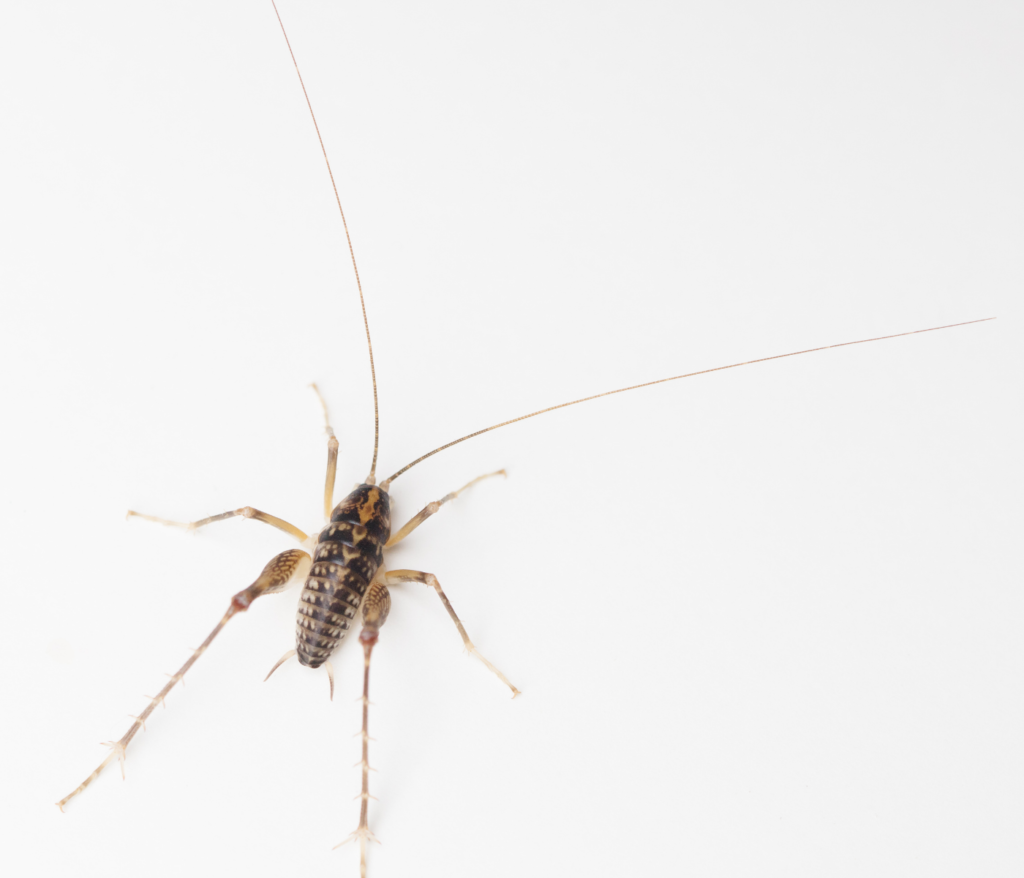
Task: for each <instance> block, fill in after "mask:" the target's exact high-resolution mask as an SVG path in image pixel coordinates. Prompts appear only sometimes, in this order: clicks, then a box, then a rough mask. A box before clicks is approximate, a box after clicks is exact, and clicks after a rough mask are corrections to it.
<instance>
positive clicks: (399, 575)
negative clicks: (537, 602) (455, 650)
mask: <svg viewBox="0 0 1024 878" xmlns="http://www.w3.org/2000/svg"><path fill="white" fill-rule="evenodd" d="M470 484H472V483H470ZM385 578H386V580H387V582H388V583H397V582H422V583H424V584H425V585H429V586H430V587H431V588H432V589H434V591H436V592H437V596H438V597H439V598H440V599H441V603H443V604H444V608H445V609H446V610H447V611H448V615H449V616H451V617H452V621H453V622H454V623H455V627H456V628H458V629H459V634H460V635H462V642H463V643H464V644H465V645H466V649H468V650H469V652H470V654H471V655H475V656H476V657H477V658H478V659H480V661H482V662H483V663H484V664H485V665H486V666H487V667H488V668H489V669H490V670H491V671H492V672H493V673H495V674H496V675H497V676H498V679H499V680H501V682H502V683H504V684H505V685H506V686H508V688H509V689H511V690H512V697H513V698H515V697H516V696H517V695H518V694H519V690H518V689H516V687H515V686H513V685H512V684H511V683H510V682H509V681H508V678H507V677H506V676H505V675H504V674H503V673H502V672H501V671H499V670H498V669H497V668H496V667H494V665H492V664H491V663H490V662H489V661H487V659H485V658H484V657H483V656H482V655H481V654H480V651H479V650H478V649H477V648H476V647H475V646H473V641H472V640H470V639H469V635H468V634H467V633H466V629H465V628H463V627H462V623H461V622H460V621H459V617H458V616H456V615H455V610H454V609H452V605H451V602H450V601H449V600H448V596H447V595H446V594H445V593H444V591H442V589H441V583H440V582H438V581H437V577H436V576H434V574H433V573H424V572H423V571H422V570H389V571H388V572H387V573H386V574H385Z"/></svg>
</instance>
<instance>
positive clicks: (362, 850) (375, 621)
mask: <svg viewBox="0 0 1024 878" xmlns="http://www.w3.org/2000/svg"><path fill="white" fill-rule="evenodd" d="M390 609H391V595H390V593H389V592H388V588H387V586H386V585H385V584H384V583H383V582H381V581H380V580H379V579H375V580H374V581H373V582H372V583H371V584H370V588H369V591H367V592H366V599H365V600H364V601H363V630H362V631H360V632H359V642H360V643H361V644H362V645H363V734H362V738H363V758H362V760H361V761H360V763H359V764H360V765H361V766H362V769H363V789H362V793H361V794H360V796H359V798H360V805H359V826H358V827H357V828H356V831H355V832H353V833H352V834H351V835H350V836H349V837H348V838H346V839H345V841H343V842H342V843H341V844H339V845H335V847H336V848H340V847H341V845H342V844H347V843H348V842H350V841H352V839H355V838H357V839H359V876H360V878H366V842H367V839H369V840H370V841H377V837H376V836H375V835H374V834H373V833H372V832H370V825H369V822H368V820H367V811H368V810H369V805H370V724H369V719H370V653H371V652H373V647H374V645H375V644H376V643H377V637H378V635H379V633H380V627H381V625H383V624H384V622H385V621H386V620H387V618H388V612H389V611H390ZM377 843H378V844H380V842H379V841H377Z"/></svg>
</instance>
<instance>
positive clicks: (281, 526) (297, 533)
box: [127, 506, 309, 543]
mask: <svg viewBox="0 0 1024 878" xmlns="http://www.w3.org/2000/svg"><path fill="white" fill-rule="evenodd" d="M238 515H240V516H242V518H252V519H255V520H256V521H262V522H264V523H265V524H269V525H270V526H271V527H276V528H277V529H278V530H283V531H284V532H285V533H286V534H291V535H292V536H293V537H295V539H297V540H298V541H299V542H300V543H304V542H305V541H306V540H307V539H309V534H307V533H303V532H302V531H301V530H299V529H298V528H297V527H296V526H295V525H294V524H289V523H288V522H287V521H285V520H284V519H283V518H277V517H276V516H274V515H268V514H267V513H266V512H261V511H260V510H259V509H253V508H252V507H251V506H243V507H242V508H241V509H232V510H231V511H230V512H222V513H221V514H220V515H211V516H210V517H209V518H201V519H199V521H169V520H168V519H166V518H157V517H156V516H155V515H145V514H144V513H142V512H135V511H134V510H133V509H129V510H128V516H127V517H128V518H143V519H145V520H146V521H155V522H156V523H157V524H166V525H167V526H168V527H182V528H184V529H185V530H198V529H199V528H201V527H205V526H206V525H208V524H213V523H214V522H215V521H226V520H227V519H229V518H234V517H236V516H238Z"/></svg>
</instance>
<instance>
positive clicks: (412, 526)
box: [384, 469, 508, 549]
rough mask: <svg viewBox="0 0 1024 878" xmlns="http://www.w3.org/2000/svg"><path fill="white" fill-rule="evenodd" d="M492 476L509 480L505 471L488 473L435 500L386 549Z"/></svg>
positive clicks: (391, 540) (416, 515)
mask: <svg viewBox="0 0 1024 878" xmlns="http://www.w3.org/2000/svg"><path fill="white" fill-rule="evenodd" d="M491 476H505V477H506V478H508V473H506V472H505V470H503V469H500V470H498V471H497V472H493V473H487V474H486V475H483V476H477V477H476V478H475V479H473V481H471V482H466V484H464V485H463V486H462V487H461V488H459V490H458V491H452V493H451V494H445V495H444V496H443V497H442V498H441V499H440V500H435V501H433V502H432V503H428V504H427V505H426V506H424V507H423V508H422V509H421V510H420V511H419V512H417V513H416V514H415V515H414V516H413V517H412V518H410V519H409V520H408V521H407V522H406V523H405V524H404V525H402V527H401V528H399V530H398V532H397V533H396V534H395V535H394V536H393V537H391V539H390V540H388V541H387V543H386V545H385V546H384V548H386V549H390V548H391V547H392V546H394V545H396V544H397V543H399V542H401V541H402V540H404V539H405V538H406V537H407V536H409V534H411V533H412V532H413V531H414V530H416V528H418V527H419V526H420V525H421V524H423V522H424V521H426V520H427V519H428V518H430V516H431V515H433V514H434V513H435V512H437V510H439V509H440V508H441V507H442V506H444V504H445V503H448V502H449V501H451V500H454V499H455V498H456V497H458V496H459V494H461V493H462V492H463V491H465V490H466V488H471V487H472V486H473V485H475V484H476V483H477V482H482V481H483V480H484V479H489V478H490V477H491Z"/></svg>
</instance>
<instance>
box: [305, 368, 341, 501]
mask: <svg viewBox="0 0 1024 878" xmlns="http://www.w3.org/2000/svg"><path fill="white" fill-rule="evenodd" d="M309 386H310V387H312V388H313V392H314V393H315V394H316V398H317V399H319V400H320V406H321V408H323V410H324V428H325V430H326V431H327V479H326V480H325V482H324V518H326V519H328V520H330V517H331V510H332V509H334V477H335V476H336V475H337V473H338V439H337V437H336V436H335V435H334V429H333V428H332V427H331V416H330V415H329V414H328V413H327V403H326V402H325V401H324V398H323V395H322V394H321V393H320V388H319V387H317V386H316V385H315V384H310V385H309Z"/></svg>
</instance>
